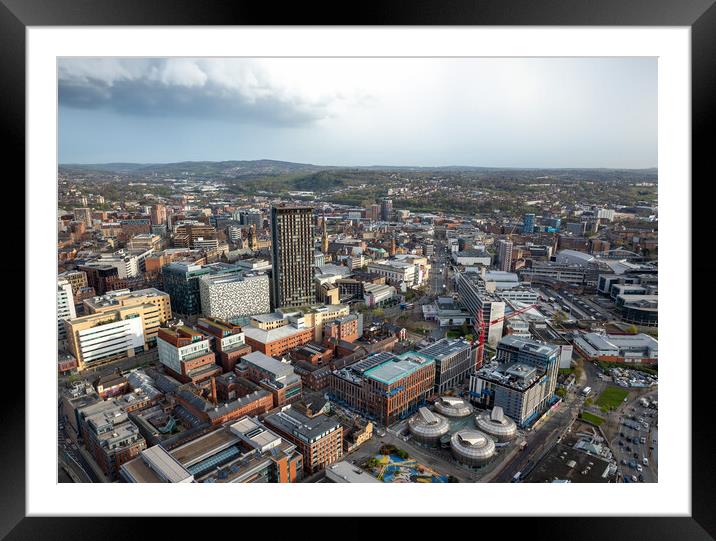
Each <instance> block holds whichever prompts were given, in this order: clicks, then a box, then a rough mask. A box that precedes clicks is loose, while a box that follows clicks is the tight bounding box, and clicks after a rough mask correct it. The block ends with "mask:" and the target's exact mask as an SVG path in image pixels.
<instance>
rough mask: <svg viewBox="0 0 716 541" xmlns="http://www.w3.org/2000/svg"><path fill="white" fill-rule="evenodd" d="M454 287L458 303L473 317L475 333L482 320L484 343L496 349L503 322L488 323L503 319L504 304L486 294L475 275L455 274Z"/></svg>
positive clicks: (478, 277) (493, 295) (481, 282)
mask: <svg viewBox="0 0 716 541" xmlns="http://www.w3.org/2000/svg"><path fill="white" fill-rule="evenodd" d="M456 287H457V292H458V298H459V300H460V302H461V303H462V305H463V306H464V307H465V308H466V309H467V311H468V313H469V314H470V315H471V316H472V317H473V321H474V322H475V330H476V332H479V329H480V319H482V321H483V322H484V324H485V326H486V336H485V343H486V344H488V345H489V346H491V347H496V346H497V343H498V342H499V340H500V338H501V337H502V328H503V323H504V322H503V321H499V322H497V323H493V324H492V325H489V323H490V322H492V321H495V320H497V319H499V318H502V317H504V315H505V302H504V301H502V300H500V299H499V298H498V297H497V296H496V295H495V294H493V293H489V292H487V291H486V290H485V288H484V281H483V280H482V278H481V277H480V275H479V274H476V273H467V272H460V273H456ZM480 316H482V317H480ZM481 362H482V360H481V359H478V360H477V364H478V366H479V365H480V364H481Z"/></svg>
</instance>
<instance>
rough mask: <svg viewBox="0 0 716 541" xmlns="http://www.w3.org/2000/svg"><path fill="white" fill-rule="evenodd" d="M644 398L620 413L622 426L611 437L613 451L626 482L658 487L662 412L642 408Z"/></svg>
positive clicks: (634, 401) (623, 479)
mask: <svg viewBox="0 0 716 541" xmlns="http://www.w3.org/2000/svg"><path fill="white" fill-rule="evenodd" d="M642 396H644V397H646V398H647V399H648V400H649V401H651V400H652V399H656V397H657V394H656V393H655V392H653V393H650V394H648V395H642ZM640 398H642V397H641V396H640V397H635V398H633V399H632V400H631V401H630V402H628V403H626V407H624V408H623V409H622V410H621V411H620V412H619V414H618V420H619V424H618V428H617V429H615V432H614V434H613V436H612V437H611V448H612V452H613V453H614V457H615V458H616V460H617V463H618V467H619V470H618V471H619V474H620V476H621V480H622V481H626V482H630V481H632V482H633V481H634V479H636V481H638V482H644V483H656V482H657V480H658V475H657V468H658V459H657V450H658V436H657V423H658V410H657V409H655V408H652V407H648V408H647V407H644V406H642V405H641V404H640V403H639V400H640ZM644 459H646V460H644ZM625 478H626V479H625Z"/></svg>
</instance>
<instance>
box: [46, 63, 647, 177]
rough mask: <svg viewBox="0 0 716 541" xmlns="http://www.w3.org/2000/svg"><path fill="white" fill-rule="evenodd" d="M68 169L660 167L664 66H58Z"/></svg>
mask: <svg viewBox="0 0 716 541" xmlns="http://www.w3.org/2000/svg"><path fill="white" fill-rule="evenodd" d="M58 96H59V127H58V130H59V155H60V163H107V162H138V163H168V162H179V161H203V160H207V161H220V160H256V159H272V160H283V161H291V162H299V163H312V164H316V165H339V166H341V165H342V166H368V165H395V166H400V165H403V166H424V167H430V166H448V165H467V166H485V167H610V168H645V167H656V165H657V60H656V58H156V59H155V58H152V59H140V58H61V59H58Z"/></svg>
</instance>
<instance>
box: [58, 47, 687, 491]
mask: <svg viewBox="0 0 716 541" xmlns="http://www.w3.org/2000/svg"><path fill="white" fill-rule="evenodd" d="M657 70H658V65H657V59H656V58H646V57H644V58H631V57H618V58H617V57H604V58H556V57H555V58H81V57H72V58H69V57H67V58H58V63H57V74H58V80H57V85H58V141H59V147H58V154H59V163H58V168H57V231H56V235H57V334H58V338H57V340H58V357H57V435H58V441H57V453H58V455H57V456H58V463H57V481H58V482H59V483H657V482H658V424H659V423H658V169H657V163H658V160H657V158H658V156H657V116H658V115H657V113H658V111H657V93H658V88H657ZM667 176H668V175H667ZM671 180H676V179H671ZM53 324H54V323H53ZM666 345H667V343H666V342H665V347H666ZM52 384H53V385H54V376H53V381H52ZM53 430H54V427H53ZM52 467H53V468H54V465H53V466H52ZM665 478H666V477H665Z"/></svg>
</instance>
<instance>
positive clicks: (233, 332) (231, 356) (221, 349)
mask: <svg viewBox="0 0 716 541" xmlns="http://www.w3.org/2000/svg"><path fill="white" fill-rule="evenodd" d="M196 326H197V329H199V330H200V331H201V332H203V333H205V334H206V335H207V336H210V337H211V338H213V342H214V351H215V352H216V354H217V356H218V358H219V359H218V360H219V363H220V364H221V367H222V368H223V369H224V372H231V371H233V369H234V367H235V366H236V364H237V363H238V362H239V361H240V359H241V357H242V356H243V355H246V354H248V353H251V346H249V345H247V344H246V342H245V337H244V333H243V330H242V329H241V327H240V326H239V325H234V324H233V323H229V322H228V321H224V320H221V319H218V318H213V317H200V318H199V320H198V321H197V323H196Z"/></svg>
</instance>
